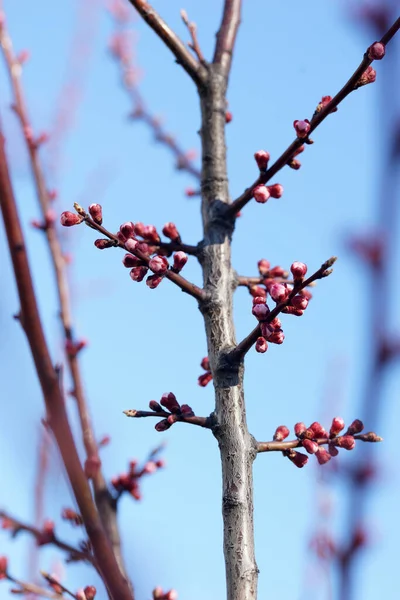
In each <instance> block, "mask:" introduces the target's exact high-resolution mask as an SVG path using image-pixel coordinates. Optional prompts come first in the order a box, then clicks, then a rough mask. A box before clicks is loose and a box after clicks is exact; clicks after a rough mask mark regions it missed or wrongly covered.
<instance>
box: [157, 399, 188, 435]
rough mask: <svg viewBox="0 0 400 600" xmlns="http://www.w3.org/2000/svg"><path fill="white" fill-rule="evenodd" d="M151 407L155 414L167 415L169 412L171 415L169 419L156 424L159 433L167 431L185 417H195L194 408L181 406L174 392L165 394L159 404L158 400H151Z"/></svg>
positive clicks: (185, 405) (186, 405)
mask: <svg viewBox="0 0 400 600" xmlns="http://www.w3.org/2000/svg"><path fill="white" fill-rule="evenodd" d="M149 407H150V410H152V411H154V412H164V413H165V412H166V411H167V412H169V413H171V414H170V415H169V416H168V417H167V418H165V419H162V421H159V422H158V423H156V425H155V429H156V430H157V431H166V430H167V429H169V428H170V427H171V426H172V425H173V424H174V423H176V422H177V421H181V420H182V419H184V418H185V417H194V411H193V409H192V407H191V406H189V405H188V404H179V402H178V401H177V399H176V396H175V394H173V393H172V392H166V393H165V394H163V395H162V396H161V400H160V402H159V403H158V402H157V401H156V400H150V402H149Z"/></svg>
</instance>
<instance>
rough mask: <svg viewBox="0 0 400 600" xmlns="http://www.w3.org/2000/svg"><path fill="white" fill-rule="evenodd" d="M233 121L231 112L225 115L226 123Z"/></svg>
mask: <svg viewBox="0 0 400 600" xmlns="http://www.w3.org/2000/svg"><path fill="white" fill-rule="evenodd" d="M232 119H233V115H232V113H231V112H230V111H229V110H227V111H226V113H225V123H230V122H231V121H232Z"/></svg>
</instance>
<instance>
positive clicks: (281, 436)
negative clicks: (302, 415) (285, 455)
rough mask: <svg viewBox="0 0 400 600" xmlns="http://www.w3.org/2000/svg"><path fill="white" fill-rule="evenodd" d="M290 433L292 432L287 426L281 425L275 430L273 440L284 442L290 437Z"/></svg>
mask: <svg viewBox="0 0 400 600" xmlns="http://www.w3.org/2000/svg"><path fill="white" fill-rule="evenodd" d="M289 433H290V431H289V429H288V428H287V427H286V425H279V427H277V428H276V430H275V433H274V438H273V439H274V441H275V442H282V441H283V440H285V439H286V438H287V437H288V435H289Z"/></svg>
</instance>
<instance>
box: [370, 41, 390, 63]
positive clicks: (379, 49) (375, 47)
mask: <svg viewBox="0 0 400 600" xmlns="http://www.w3.org/2000/svg"><path fill="white" fill-rule="evenodd" d="M385 52H386V49H385V45H384V44H382V43H381V42H375V43H374V44H372V45H371V46H370V47H369V48H368V52H367V54H368V58H369V59H370V60H381V59H382V58H383V57H384V56H385Z"/></svg>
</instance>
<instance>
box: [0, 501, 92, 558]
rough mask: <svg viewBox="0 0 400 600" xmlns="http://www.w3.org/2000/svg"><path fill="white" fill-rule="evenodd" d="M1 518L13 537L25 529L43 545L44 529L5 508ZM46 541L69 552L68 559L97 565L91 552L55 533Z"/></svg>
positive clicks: (38, 543)
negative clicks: (18, 517) (10, 513)
mask: <svg viewBox="0 0 400 600" xmlns="http://www.w3.org/2000/svg"><path fill="white" fill-rule="evenodd" d="M0 519H2V521H3V522H2V528H3V529H5V530H7V531H10V532H11V535H12V537H16V536H17V535H18V534H19V533H21V532H23V531H25V532H26V533H29V534H30V535H32V536H33V537H34V538H35V540H36V544H37V545H38V546H40V545H43V540H44V532H43V531H42V530H40V529H38V528H37V527H33V526H32V525H28V524H27V523H24V522H23V521H20V520H19V519H16V518H15V517H12V516H11V515H9V514H8V513H7V512H6V511H4V510H1V511H0ZM46 543H48V544H51V545H52V546H56V547H57V548H60V550H64V551H65V552H67V553H68V559H72V560H73V561H74V562H75V561H77V560H83V561H86V562H89V563H91V564H92V565H94V566H96V563H95V560H94V557H93V555H92V554H90V553H89V552H84V551H82V550H79V548H75V547H74V546H71V544H68V543H67V542H63V541H62V540H60V539H59V538H58V537H57V536H56V534H55V533H53V534H52V536H51V540H49V541H48V542H46Z"/></svg>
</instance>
